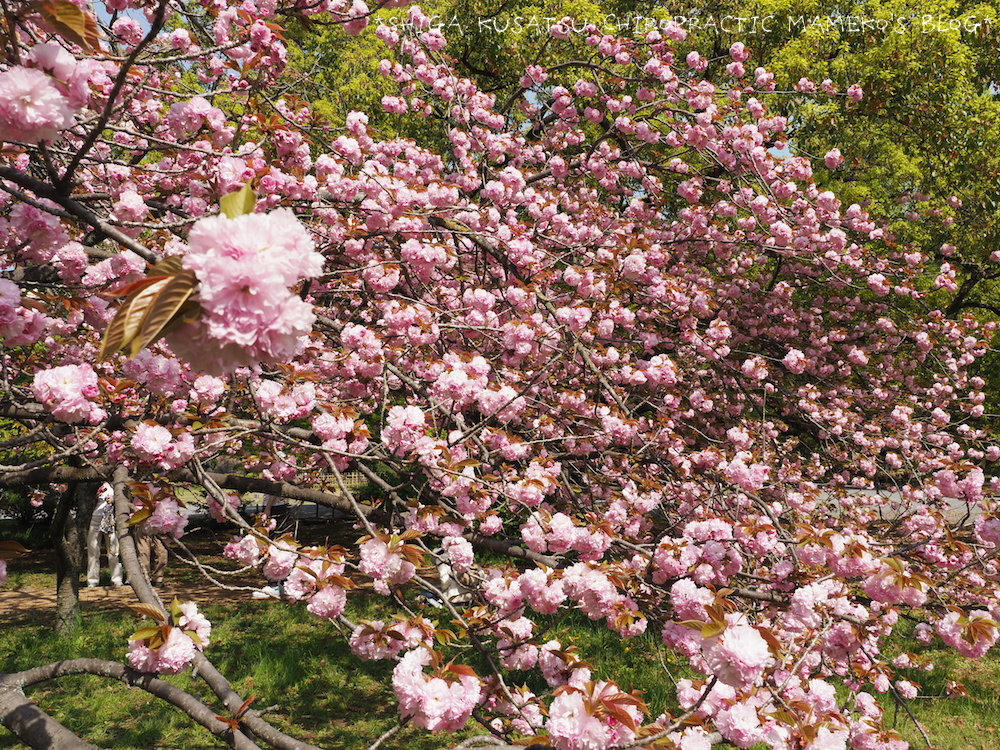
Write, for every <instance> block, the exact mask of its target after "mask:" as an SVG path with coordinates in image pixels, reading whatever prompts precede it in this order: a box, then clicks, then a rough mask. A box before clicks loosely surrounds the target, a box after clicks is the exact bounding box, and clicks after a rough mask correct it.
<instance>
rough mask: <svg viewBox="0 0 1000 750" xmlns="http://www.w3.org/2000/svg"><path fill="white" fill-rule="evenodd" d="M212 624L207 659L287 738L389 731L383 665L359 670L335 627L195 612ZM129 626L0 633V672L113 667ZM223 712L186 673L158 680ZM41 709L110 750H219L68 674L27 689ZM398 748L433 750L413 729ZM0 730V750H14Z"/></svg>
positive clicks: (114, 689)
mask: <svg viewBox="0 0 1000 750" xmlns="http://www.w3.org/2000/svg"><path fill="white" fill-rule="evenodd" d="M204 609H205V611H206V613H207V614H208V616H209V617H210V618H211V619H212V621H213V625H214V627H213V631H212V644H211V646H210V647H209V649H208V652H207V653H208V655H209V656H210V657H211V658H212V660H213V662H214V663H215V664H216V666H217V667H218V668H219V669H220V671H222V673H223V674H225V675H227V676H229V677H230V678H231V679H233V685H234V687H235V689H236V690H237V691H238V692H240V693H241V694H242V695H245V696H250V695H255V696H256V699H255V701H254V704H253V705H254V706H255V707H257V708H264V707H271V709H272V710H271V712H270V713H269V714H268V719H269V721H271V722H272V723H274V724H275V725H276V726H277V727H278V728H280V729H282V730H284V731H286V732H288V733H289V734H293V735H294V736H296V737H299V738H301V739H304V740H307V741H309V742H313V743H315V744H318V745H322V746H329V747H367V746H368V745H369V744H371V742H373V741H374V740H375V738H377V737H378V736H379V735H380V734H381V733H382V732H384V731H386V730H387V729H389V728H390V727H392V726H393V725H394V724H395V723H396V709H395V700H394V698H393V696H392V690H391V687H390V685H389V678H390V675H391V671H392V665H391V664H383V663H379V664H366V665H362V664H360V663H359V662H358V660H357V659H356V658H355V657H353V656H352V655H351V654H350V650H349V648H348V647H347V645H346V643H345V641H344V640H343V639H342V638H340V637H339V635H338V634H337V632H336V630H335V628H334V627H333V626H332V625H331V624H329V623H326V622H324V621H320V620H318V619H317V618H315V617H313V616H312V615H310V614H308V613H307V612H306V611H305V609H304V608H303V607H290V606H287V605H283V604H280V603H277V602H267V601H264V602H248V603H241V604H235V605H228V606H225V607H218V606H215V607H213V606H209V607H205V608H204ZM138 622H139V618H138V617H137V616H136V617H133V616H130V615H127V614H119V613H113V612H109V613H104V612H88V613H85V615H84V621H83V625H82V627H81V628H80V629H79V630H77V631H75V632H74V633H73V634H71V635H68V636H65V637H57V636H55V635H53V633H52V631H51V629H50V628H49V627H48V626H44V625H32V626H25V627H19V628H2V629H0V664H2V665H3V670H4V671H18V670H21V669H27V668H29V667H31V666H35V665H38V664H45V663H48V662H52V661H58V660H60V659H69V658H75V657H81V656H93V657H97V658H103V659H112V660H115V661H122V660H124V658H125V650H126V639H127V636H128V635H129V634H130V633H132V632H133V631H134V630H135V628H136V627H137V624H138ZM165 679H167V680H168V681H169V682H171V683H172V684H174V685H176V686H178V687H180V688H182V689H183V690H186V691H188V692H190V693H192V694H194V695H195V696H197V697H198V698H200V699H202V700H203V701H204V702H206V703H207V704H209V705H210V706H212V707H213V708H214V709H215V710H216V711H218V712H219V713H223V714H224V713H226V712H225V711H224V710H223V709H222V707H221V705H219V704H218V702H217V701H216V700H215V699H214V696H212V695H211V693H210V692H209V690H208V689H207V687H205V686H204V683H202V682H201V681H200V680H199V679H197V678H196V677H192V676H191V674H190V673H184V674H181V675H176V676H170V677H166V678H165ZM29 696H30V697H31V698H32V700H34V701H36V702H37V703H38V705H39V706H40V707H41V708H42V709H44V710H45V711H47V712H49V713H51V715H52V716H54V717H55V718H56V719H58V720H59V721H61V722H63V723H64V724H65V725H66V726H68V727H69V728H71V729H73V730H74V731H77V732H79V733H80V734H81V735H82V736H84V737H85V738H86V739H88V740H89V741H91V742H93V743H95V744H97V745H98V746H109V747H110V746H113V747H116V748H125V749H129V748H136V749H137V750H138V749H139V748H142V749H146V748H178V747H183V748H185V749H186V750H194V749H197V748H217V747H224V746H225V745H224V743H222V742H219V741H217V740H216V739H215V738H214V737H212V736H211V735H210V734H209V733H208V732H207V731H205V730H204V729H203V728H202V727H200V726H198V725H196V724H194V723H193V722H191V721H190V720H189V719H187V717H185V716H184V715H183V714H181V713H180V712H178V711H176V710H175V709H173V708H172V707H169V706H166V705H165V704H162V703H161V702H160V701H159V700H158V699H156V698H153V697H151V696H149V695H148V694H147V693H145V692H143V691H141V690H138V689H135V688H128V687H126V686H124V685H121V684H119V683H115V682H112V681H109V680H105V679H103V678H98V677H90V676H71V677H66V678H62V679H60V680H58V681H54V682H50V683H46V684H44V685H40V686H38V687H36V688H34V689H32V690H29ZM397 737H398V739H399V743H400V744H399V745H398V746H401V747H407V748H414V749H415V750H416V749H417V748H428V750H429V749H430V748H436V747H439V742H438V741H436V740H435V738H433V737H431V736H429V735H427V734H426V733H425V732H421V731H419V730H403V732H401V733H400V734H399V735H397ZM19 747H21V745H19V744H18V743H17V741H16V740H15V739H14V737H13V736H12V735H11V734H9V733H8V732H6V730H4V729H2V728H0V748H19Z"/></svg>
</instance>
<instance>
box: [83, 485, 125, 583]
mask: <svg viewBox="0 0 1000 750" xmlns="http://www.w3.org/2000/svg"><path fill="white" fill-rule="evenodd" d="M114 498H115V493H114V490H113V489H112V488H111V485H110V484H108V483H107V482H105V483H104V484H102V485H101V486H100V488H99V489H98V490H97V507H96V508H94V514H93V515H92V516H91V517H90V528H89V529H88V531H87V586H88V587H90V588H93V587H94V586H98V585H100V582H101V537H104V543H105V546H106V547H107V549H108V567H109V568H111V585H112V586H121V585H122V564H121V560H119V558H118V535H117V534H116V533H115V513H114Z"/></svg>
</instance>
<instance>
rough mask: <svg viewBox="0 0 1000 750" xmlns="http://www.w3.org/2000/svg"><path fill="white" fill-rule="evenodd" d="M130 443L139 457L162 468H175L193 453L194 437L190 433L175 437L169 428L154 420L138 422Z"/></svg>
mask: <svg viewBox="0 0 1000 750" xmlns="http://www.w3.org/2000/svg"><path fill="white" fill-rule="evenodd" d="M131 444H132V448H133V449H134V450H135V452H136V454H137V455H138V456H139V458H141V459H143V460H145V461H149V462H151V463H154V464H157V465H159V467H160V468H161V469H164V470H170V469H176V468H177V467H178V466H182V465H183V464H184V463H186V462H187V461H188V460H190V458H191V457H192V456H193V455H194V438H193V437H192V436H191V434H190V433H188V432H184V433H181V434H180V435H178V436H177V437H176V438H175V437H174V435H173V433H171V432H170V430H168V429H167V428H166V427H163V426H162V425H159V424H156V423H155V422H153V423H149V422H141V423H139V425H138V426H137V427H136V429H135V434H134V435H133V436H132V443H131Z"/></svg>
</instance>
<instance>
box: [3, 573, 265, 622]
mask: <svg viewBox="0 0 1000 750" xmlns="http://www.w3.org/2000/svg"><path fill="white" fill-rule="evenodd" d="M159 594H160V598H161V599H163V600H164V601H165V602H170V601H171V600H172V599H173V598H174V597H175V596H176V597H177V598H178V599H179V600H180V601H182V602H185V601H194V602H197V603H198V604H207V603H212V604H228V603H232V602H243V601H248V600H249V599H250V598H251V596H250V594H249V593H243V592H236V591H224V590H220V589H216V588H212V587H206V586H201V585H195V584H179V585H171V583H170V582H169V581H167V582H165V583H164V586H163V588H162V589H160V591H159ZM138 603H139V599H138V598H137V597H136V595H135V592H134V591H132V588H131V587H130V586H118V587H114V586H96V587H94V588H87V587H86V586H83V587H81V589H80V608H81V610H82V611H83V612H84V614H86V613H87V612H95V611H122V612H126V611H128V605H129V604H138ZM55 612H56V591H55V587H42V586H30V585H29V586H15V587H10V586H4V587H3V588H0V628H2V627H18V626H23V625H37V624H44V625H49V624H51V623H52V622H53V621H54V620H55Z"/></svg>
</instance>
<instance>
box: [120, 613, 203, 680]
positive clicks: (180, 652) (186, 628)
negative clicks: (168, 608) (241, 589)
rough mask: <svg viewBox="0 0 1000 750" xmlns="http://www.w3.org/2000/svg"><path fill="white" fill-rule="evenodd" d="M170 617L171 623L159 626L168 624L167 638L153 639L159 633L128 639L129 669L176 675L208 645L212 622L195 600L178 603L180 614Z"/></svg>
mask: <svg viewBox="0 0 1000 750" xmlns="http://www.w3.org/2000/svg"><path fill="white" fill-rule="evenodd" d="M172 620H173V625H172V626H167V625H164V626H162V627H169V633H168V634H167V637H166V639H162V638H159V640H161V641H162V642H157V640H154V639H155V638H157V636H160V635H162V634H161V633H158V634H157V636H149V637H146V638H136V639H135V640H130V641H129V643H128V662H129V664H130V665H131V666H132V669H134V670H136V671H137V672H146V673H151V674H156V673H159V674H179V673H180V672H183V671H184V670H185V669H187V668H188V667H189V666H190V665H191V662H193V661H194V658H195V656H196V655H197V653H198V652H199V651H202V650H204V649H205V648H207V647H208V644H209V636H210V635H211V633H212V624H211V623H210V622H209V621H208V619H207V618H206V617H205V616H204V615H203V614H201V613H200V612H199V611H198V607H197V606H196V605H195V603H194V602H185V603H184V604H181V605H179V614H175V616H173V617H172ZM157 630H161V628H158V629H157ZM140 632H141V631H140ZM154 643H155V644H156V645H152V644H154Z"/></svg>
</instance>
